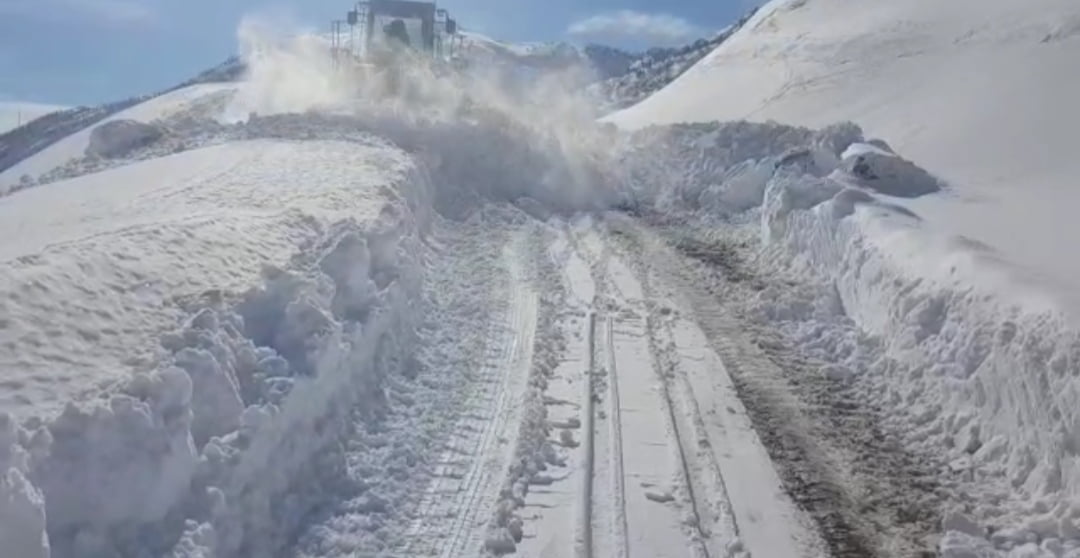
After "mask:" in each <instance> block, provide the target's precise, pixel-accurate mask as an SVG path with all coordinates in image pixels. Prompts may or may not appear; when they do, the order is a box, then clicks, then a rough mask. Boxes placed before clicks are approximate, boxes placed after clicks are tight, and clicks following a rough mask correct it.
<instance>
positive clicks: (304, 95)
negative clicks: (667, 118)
mask: <svg viewBox="0 0 1080 558" xmlns="http://www.w3.org/2000/svg"><path fill="white" fill-rule="evenodd" d="M833 1H834V0H820V2H819V3H815V2H813V0H811V2H803V3H786V2H780V3H775V4H771V5H770V6H766V8H765V9H764V10H763V14H764V15H762V14H759V15H758V16H755V17H756V18H758V19H755V20H752V21H751V22H749V23H748V25H747V29H750V30H751V31H752V32H753V33H765V32H766V31H767V30H769V29H771V27H770V26H771V25H772V23H770V22H775V21H776V20H774V19H770V18H772V17H774V16H775V14H781V15H784V14H788V15H790V14H798V13H799V12H798V10H800V9H804V10H811V9H812V8H814V6H817V8H814V9H824V8H822V7H821V6H822V5H824V6H830V5H833V4H830V2H833ZM910 1H911V2H913V1H914V0H910ZM834 3H835V2H834ZM770 7H771V8H776V9H778V10H780V11H779V12H778V11H776V10H772V9H770ZM897 9H899V8H897ZM785 10H786V11H785ZM770 13H773V14H774V16H770V15H769V14H770ZM804 13H810V12H804ZM875 13H876V12H875ZM1010 13H1011V12H1010ZM988 14H990V15H993V12H988ZM886 16H887V17H888V18H894V17H895V16H896V14H895V13H892V12H890V13H888V14H885V15H880V17H881V18H886ZM775 17H780V16H775ZM792 17H794V16H792ZM867 17H869V16H867ZM988 17H989V15H988ZM874 21H877V20H874ZM889 21H892V19H889ZM903 21H907V20H906V19H904V20H903ZM942 21H947V20H942ZM1025 21H1026V20H1025ZM901 27H903V26H901ZM915 28H916V29H918V28H919V27H918V26H915ZM740 33H741V31H740ZM257 34H258V33H257V32H256V31H255V30H253V29H246V30H245V31H244V32H242V40H243V41H245V49H246V53H247V55H248V57H249V59H248V60H247V62H248V63H249V64H248V65H249V72H250V73H249V76H248V79H247V80H246V81H245V82H243V83H240V84H234V85H229V86H206V85H201V86H193V87H192V88H186V89H182V90H178V91H177V92H175V93H174V94H172V96H165V97H161V98H158V99H156V100H153V101H150V102H148V103H146V104H144V105H140V106H137V107H135V108H132V109H131V110H129V111H127V113H126V114H123V115H118V116H117V117H116V118H114V119H113V120H114V121H115V122H126V123H125V124H121V125H119V126H120V127H122V128H123V127H128V128H127V129H128V130H129V131H130V130H135V131H139V130H144V131H145V129H144V128H142V127H140V126H141V125H139V124H135V123H132V121H140V120H141V121H143V123H144V124H150V125H151V126H152V127H154V129H157V130H160V131H161V133H160V134H154V135H151V136H148V137H151V138H152V139H149V140H147V141H146V142H145V143H144V142H139V143H137V144H132V145H130V146H128V147H129V148H128V149H123V150H119V151H117V152H116V153H118V155H116V156H111V157H108V158H103V157H96V156H90V155H88V154H87V153H86V149H87V147H89V146H91V145H92V143H93V142H94V141H105V140H108V141H116V142H121V143H123V141H126V140H127V139H130V138H129V137H128V136H126V135H120V136H117V137H110V138H105V139H102V137H101V136H102V134H101V133H100V132H99V133H98V134H97V135H95V134H94V132H93V131H92V130H85V131H82V132H79V133H78V134H76V135H74V136H72V137H69V138H67V139H65V140H63V141H61V142H59V143H57V144H55V145H53V146H51V147H50V148H49V149H46V150H44V151H42V152H40V153H38V154H37V155H35V156H34V157H31V158H30V159H27V160H25V161H23V162H22V163H20V165H18V166H17V168H13V169H10V170H9V171H8V172H6V173H4V174H3V175H0V180H8V179H14V178H13V177H16V176H18V177H19V180H18V183H19V184H20V185H21V186H22V187H21V188H19V189H18V191H15V192H13V193H10V195H7V196H5V197H3V198H0V231H2V232H4V233H5V234H4V238H8V239H17V240H11V241H9V242H6V243H3V244H0V547H2V548H5V549H6V550H5V552H11V553H12V555H13V556H20V557H22V556H26V557H35V558H36V557H44V556H52V557H58V558H66V557H83V556H122V557H140V558H141V557H144V556H168V557H173V558H181V557H190V558H196V557H200V558H207V557H219V558H231V557H239V556H281V557H304V558H309V557H310V558H316V557H337V556H341V557H344V556H446V557H449V556H478V555H481V556H483V555H507V554H514V555H519V556H531V557H564V556H577V557H589V556H597V557H600V556H622V557H633V556H693V557H717V556H725V557H731V558H735V557H740V558H745V557H748V556H757V557H788V556H791V557H803V556H807V557H814V556H833V557H852V558H854V557H865V556H881V557H885V556H914V555H921V554H933V553H940V554H942V555H944V556H948V557H952V558H959V557H969V556H1040V557H1043V556H1045V557H1051V556H1052V557H1055V558H1060V557H1063V556H1078V555H1080V502H1078V501H1077V500H1076V499H1075V496H1074V494H1075V493H1076V490H1077V488H1078V486H1080V484H1078V483H1080V469H1078V468H1077V464H1076V453H1077V447H1080V443H1078V442H1077V432H1076V426H1077V420H1076V418H1077V417H1076V413H1075V410H1074V409H1075V399H1076V395H1075V394H1076V393H1077V392H1078V390H1080V385H1078V384H1077V382H1076V381H1075V378H1076V375H1077V374H1076V372H1077V362H1080V355H1078V354H1077V349H1076V347H1078V346H1080V343H1078V341H1077V340H1078V339H1080V337H1078V336H1077V334H1076V330H1075V329H1074V328H1073V327H1072V326H1071V325H1070V324H1071V322H1070V321H1069V319H1068V314H1067V313H1066V312H1063V311H1061V310H1060V306H1055V304H1054V298H1053V297H1052V296H1043V295H1042V294H1040V293H1041V291H1039V290H1037V289H1034V288H1032V289H1030V290H1020V289H1018V288H1016V285H1017V279H1016V277H1015V274H1013V273H1011V272H1009V270H1008V269H1007V268H1006V266H1005V264H1003V263H1002V262H1001V261H1000V258H999V257H997V256H994V255H992V254H991V253H989V252H988V251H987V250H986V249H983V248H980V247H979V246H978V245H977V244H976V243H974V242H973V241H970V240H967V241H962V240H960V241H958V240H954V239H951V238H950V237H948V236H943V235H940V234H938V233H937V232H936V231H935V229H934V228H932V227H928V226H926V225H925V222H924V221H922V220H920V219H919V218H918V217H917V216H916V215H914V214H913V213H912V210H911V209H910V208H913V207H921V204H928V203H930V202H929V201H928V200H933V199H936V198H938V197H941V196H943V195H944V194H942V193H941V192H942V191H943V189H944V191H945V192H947V193H949V194H951V193H952V192H953V190H952V189H951V185H947V184H943V182H942V181H941V180H939V178H938V177H937V176H935V175H933V174H931V173H928V172H927V171H925V170H923V169H922V168H921V167H923V166H925V165H924V164H923V161H921V160H920V159H919V158H917V157H916V158H914V159H913V160H909V159H905V158H903V157H900V156H897V155H895V154H894V153H893V152H892V151H891V149H890V147H889V145H888V144H886V143H883V142H881V141H875V140H867V139H866V138H864V137H863V136H864V134H863V132H862V130H860V128H859V127H857V126H855V125H852V124H840V125H831V126H825V127H822V128H820V129H810V128H799V127H794V126H790V125H786V124H777V123H769V124H752V123H747V122H730V123H716V122H711V123H704V124H693V125H674V126H654V127H651V128H648V129H645V130H641V131H638V132H620V131H618V130H615V129H612V128H611V127H609V126H604V125H594V124H592V123H586V122H588V120H585V119H584V118H583V117H584V116H586V115H588V114H590V113H591V111H592V108H593V107H591V106H589V105H588V101H587V100H585V99H581V98H579V97H576V96H573V95H569V94H567V93H566V91H565V89H563V90H560V89H559V85H560V84H559V83H558V82H557V80H556V81H555V82H554V83H547V82H545V83H543V84H541V85H540V86H538V87H537V89H536V90H535V91H533V92H532V94H531V95H529V94H527V95H526V96H525V97H518V96H517V95H520V94H521V93H522V92H521V91H520V90H516V91H515V92H514V93H508V92H506V91H502V90H500V88H499V87H498V85H496V84H491V83H486V82H484V81H482V80H480V81H478V80H477V79H478V78H476V77H475V76H474V77H472V78H467V79H466V78H463V79H460V80H459V79H450V78H445V79H439V80H430V79H428V78H427V77H425V75H424V74H423V72H422V71H418V72H416V73H415V74H414V73H406V74H404V76H403V77H404V79H406V80H409V81H411V82H412V83H413V84H414V85H415V86H416V87H415V88H413V89H410V90H409V93H408V94H407V95H402V96H399V97H397V98H393V99H386V98H379V97H377V96H374V91H375V90H376V89H375V88H373V87H372V84H370V83H367V82H362V83H355V82H352V81H350V79H349V75H350V74H344V73H328V72H332V71H333V68H332V67H331V65H330V64H329V62H328V58H326V57H324V55H325V53H323V52H322V51H320V50H318V48H316V47H315V46H313V45H317V44H319V43H318V41H306V40H304V39H302V38H299V39H295V40H292V42H290V41H285V42H275V41H262V40H259V39H260V37H258V36H257ZM738 40H739V35H738V34H736V35H735V36H733V37H732V39H731V40H730V41H729V42H728V43H725V46H721V48H720V49H718V50H717V53H720V54H717V53H714V55H713V56H714V57H716V56H719V55H721V54H723V53H724V52H726V51H725V49H726V48H727V46H726V45H728V44H735V45H738V44H739V42H738ZM808 44H813V42H812V41H810V42H809V43H808ZM732 48H734V47H732ZM702 64H705V68H706V69H707V68H708V64H710V62H709V58H706V60H705V61H704V62H703V63H702ZM701 71H704V70H701ZM694 73H695V71H694V70H692V71H691V72H689V73H688V74H686V75H685V76H684V77H683V78H680V80H679V81H677V82H676V83H675V84H674V85H673V86H672V87H673V88H676V89H677V87H681V86H680V85H679V83H680V82H682V81H684V80H686V79H690V78H691V77H692V76H693V75H694ZM343 75H344V76H346V77H345V78H342V76H343ZM470 80H472V81H470ZM563 85H565V84H563ZM313 91H314V92H315V93H317V94H315V95H313V94H312V92H313ZM526 93H527V92H526ZM666 94H667V93H664V92H661V93H659V94H658V95H657V96H656V97H654V98H653V99H655V98H662V97H663V96H664V95H666ZM653 103H654V101H653V100H649V101H646V103H645V104H644V105H642V106H641V107H638V108H637V109H632V110H631V111H630V112H628V113H625V114H624V115H622V116H620V117H619V118H622V117H625V116H626V115H631V114H634V111H645V110H652V109H649V108H648V107H649V105H650V104H653ZM665 110H667V109H665ZM639 114H643V113H639ZM650 118H657V119H661V117H660V116H657V115H656V114H654V115H652V116H651V117H650ZM820 124H826V122H821V123H820ZM828 124H831V122H828ZM875 133H877V130H876V129H875ZM94 138H97V139H96V140H95V139H94ZM885 139H886V140H889V141H892V138H890V137H886V138H885ZM903 155H905V156H908V157H910V156H911V152H910V151H908V150H907V149H905V150H903ZM19 167H21V168H19ZM24 174H32V177H33V181H32V182H31V183H24V182H22V179H21V176H22V175H24ZM976 279H977V280H976Z"/></svg>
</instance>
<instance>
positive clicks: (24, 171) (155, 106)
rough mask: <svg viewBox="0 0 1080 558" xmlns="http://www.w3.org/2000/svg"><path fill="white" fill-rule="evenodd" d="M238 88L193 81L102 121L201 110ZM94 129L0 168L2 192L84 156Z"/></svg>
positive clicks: (148, 118)
mask: <svg viewBox="0 0 1080 558" xmlns="http://www.w3.org/2000/svg"><path fill="white" fill-rule="evenodd" d="M235 91H236V86H235V85H232V84H200V85H192V86H189V87H185V88H182V89H178V90H176V91H173V92H171V93H166V94H164V95H161V96H159V97H155V98H152V99H150V100H148V101H145V102H142V103H138V104H136V105H134V106H132V107H131V108H128V109H126V110H122V111H120V112H117V113H115V114H113V115H112V116H110V117H108V118H106V119H105V120H103V121H102V122H100V123H104V122H109V121H115V120H122V119H127V120H138V121H142V122H152V121H154V120H160V119H164V118H168V117H169V116H172V115H175V114H178V113H181V112H185V111H191V110H193V109H196V110H195V112H198V111H197V109H198V107H199V106H200V105H204V104H207V103H208V104H210V105H211V106H214V105H216V104H220V103H221V102H224V100H225V99H227V98H228V97H229V96H231V95H232V94H234V93H235ZM100 123H98V124H100ZM91 131H92V128H90V127H88V128H83V129H81V130H79V131H76V132H74V133H72V134H70V135H68V136H66V137H64V138H63V139H60V140H59V141H56V142H55V143H53V144H52V145H50V146H48V147H47V148H45V149H44V150H42V151H40V152H37V153H35V154H34V155H32V156H30V157H29V158H26V159H23V160H21V161H19V162H18V163H16V164H15V165H14V166H12V167H10V168H8V169H7V170H5V171H3V172H0V193H3V192H6V191H9V190H10V189H12V188H13V187H15V186H16V185H18V184H19V182H20V181H21V179H22V177H23V176H29V177H31V178H34V179H37V178H38V177H40V176H41V175H44V174H47V173H48V172H50V171H52V170H54V169H57V168H59V167H62V166H63V165H64V164H66V163H68V162H69V161H72V160H74V159H77V158H81V157H83V156H84V153H85V151H86V148H87V146H88V145H89V143H90V134H91Z"/></svg>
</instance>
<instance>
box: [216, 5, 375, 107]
mask: <svg viewBox="0 0 1080 558" xmlns="http://www.w3.org/2000/svg"><path fill="white" fill-rule="evenodd" d="M237 38H238V39H239V42H240V57H241V59H242V60H243V61H244V62H245V63H246V64H247V68H248V70H247V75H246V76H245V78H246V84H245V86H244V87H243V88H241V89H240V91H239V93H238V94H237V96H236V98H235V99H234V101H233V102H232V103H231V104H230V105H229V107H228V108H227V109H226V114H225V119H226V120H230V121H237V120H243V119H246V118H247V116H248V115H249V114H251V113H256V114H280V113H297V112H307V111H309V110H313V109H317V108H320V107H327V106H333V105H337V104H340V103H343V102H345V101H346V100H347V99H348V98H349V97H350V96H351V95H352V91H353V89H354V88H353V87H351V86H350V84H349V83H348V82H347V80H345V79H344V78H345V76H344V75H342V74H341V73H339V72H335V71H334V66H333V60H332V59H331V57H330V55H329V50H328V44H327V43H326V41H325V39H323V38H322V37H319V36H318V35H315V34H312V33H304V32H296V31H289V30H288V24H283V23H279V22H276V21H273V19H272V18H270V17H268V16H245V17H244V18H243V20H242V21H241V22H240V26H239V28H238V29H237Z"/></svg>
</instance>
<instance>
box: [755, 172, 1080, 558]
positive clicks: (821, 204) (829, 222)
mask: <svg viewBox="0 0 1080 558" xmlns="http://www.w3.org/2000/svg"><path fill="white" fill-rule="evenodd" d="M806 186H807V183H803V184H802V187H806ZM811 186H813V187H812V189H811V191H812V193H815V194H817V196H818V197H817V198H816V199H811V200H807V198H806V197H805V196H799V195H797V194H792V192H794V190H793V189H791V188H790V186H789V185H786V184H783V183H782V182H781V181H780V180H776V181H775V182H774V183H773V184H771V185H770V188H771V189H772V191H771V192H770V195H767V197H770V198H772V199H770V202H771V203H767V205H766V207H767V208H769V209H767V210H766V211H765V212H763V217H762V219H763V230H764V234H765V235H766V238H767V240H768V241H770V242H772V243H775V244H776V246H781V247H783V249H784V250H783V251H782V254H783V255H778V258H782V259H788V258H790V257H792V256H794V257H795V261H794V262H790V263H788V264H785V266H792V267H794V268H795V269H797V270H801V271H800V272H801V273H803V274H809V275H810V276H812V277H817V278H818V279H819V280H821V281H826V282H828V283H830V284H831V285H833V286H834V288H835V289H836V292H837V294H838V296H839V301H840V303H841V304H842V305H843V308H844V311H845V313H846V315H847V316H848V317H850V318H851V319H853V320H854V322H855V324H856V325H857V326H858V327H859V328H860V329H862V330H863V331H865V332H867V333H870V334H871V335H873V336H874V338H875V339H877V340H878V341H877V343H879V344H880V346H879V347H878V350H876V351H871V352H869V353H866V352H863V351H853V350H852V346H851V345H847V344H843V343H841V344H839V345H837V344H835V343H836V340H835V339H833V340H828V338H829V336H830V335H831V333H828V332H821V331H819V332H816V333H815V332H812V331H806V332H805V333H804V335H805V341H806V342H809V343H816V344H818V345H819V346H821V347H825V348H826V350H825V352H824V354H825V355H827V356H829V357H832V358H839V359H841V360H842V361H843V364H844V365H845V366H846V367H848V368H849V369H851V370H853V371H855V372H856V373H857V374H858V375H860V377H861V383H860V384H858V385H859V386H860V389H861V390H862V391H863V392H864V397H866V398H867V399H868V400H869V402H870V404H871V405H872V406H875V407H878V408H882V409H887V410H888V412H889V413H890V414H891V418H890V419H889V420H890V422H891V423H892V426H893V427H894V429H895V430H896V431H898V432H902V433H904V434H905V436H906V437H907V438H908V439H907V441H908V443H909V444H911V445H912V446H914V447H917V448H919V449H920V450H922V451H924V452H926V453H929V454H934V455H941V456H946V461H950V462H951V463H952V464H951V467H953V468H954V469H955V470H957V471H963V472H964V475H965V476H967V477H968V479H969V481H973V482H974V483H976V484H977V485H979V486H980V490H981V491H984V492H985V494H983V495H981V496H980V497H979V498H976V499H975V500H974V502H973V503H972V504H971V506H970V508H969V509H964V510H962V512H963V513H966V514H969V515H970V516H971V517H972V518H975V519H976V521H977V522H979V524H981V525H987V524H989V525H992V526H996V527H997V528H999V529H1001V528H1002V527H1009V528H1013V529H1016V531H1015V534H1014V535H1013V536H1008V535H1002V536H1001V537H1000V539H1001V540H1000V541H998V542H999V543H1001V544H1005V543H1016V544H1019V543H1020V542H1022V541H1023V540H1024V539H1025V538H1026V537H1028V536H1033V537H1035V538H1036V539H1037V540H1038V541H1042V540H1048V539H1059V540H1073V541H1074V542H1075V543H1076V544H1080V540H1077V534H1080V531H1078V530H1077V527H1076V525H1077V523H1076V521H1077V519H1078V515H1077V514H1078V513H1080V507H1078V506H1077V502H1076V501H1075V500H1074V498H1073V497H1072V496H1071V495H1072V494H1075V492H1076V490H1077V488H1078V486H1080V468H1078V467H1077V466H1076V451H1077V447H1078V445H1077V442H1076V440H1077V439H1078V438H1077V433H1076V430H1077V425H1080V418H1078V416H1077V414H1076V413H1075V412H1074V411H1073V409H1074V407H1075V404H1074V403H1075V401H1076V397H1077V396H1078V395H1080V393H1078V391H1077V390H1080V384H1078V383H1077V381H1076V380H1075V377H1076V375H1077V374H1078V373H1080V364H1078V363H1080V353H1078V352H1077V351H1078V349H1077V348H1078V347H1080V333H1078V332H1077V330H1076V329H1075V326H1074V324H1072V323H1070V322H1068V321H1067V320H1065V319H1064V318H1063V317H1062V316H1061V314H1060V313H1059V312H1058V311H1057V310H1056V309H1055V305H1054V304H1053V301H1052V300H1050V299H1048V298H1046V297H1044V296H1042V295H1040V294H1039V290H1038V289H1037V288H1035V287H1033V286H1030V285H1026V286H1025V282H1024V281H1023V280H1022V278H1020V277H1018V275H1017V273H1016V272H1015V271H1014V270H1013V269H1010V268H1009V267H1008V266H1006V265H1005V264H1003V263H1001V261H1000V260H998V259H997V258H996V257H995V255H994V254H993V253H992V252H989V251H987V250H986V249H985V248H983V247H979V246H977V245H973V244H972V243H970V242H964V241H962V240H954V239H949V238H947V237H942V236H939V235H936V234H934V233H933V232H931V231H927V230H926V229H925V228H924V227H922V226H920V223H919V221H918V220H917V219H913V218H912V217H911V216H909V215H905V214H904V213H901V212H898V211H896V210H894V209H890V208H888V207H883V206H882V205H881V204H880V203H875V202H874V201H873V200H872V198H869V197H865V198H862V199H859V200H858V201H857V203H856V206H855V208H854V211H853V210H852V206H851V202H850V201H849V200H845V199H844V193H845V192H846V190H840V189H838V188H836V187H835V185H832V187H831V188H830V187H829V186H830V185H828V184H822V183H818V184H817V185H816V186H814V185H813V184H811ZM793 195H794V197H801V198H802V199H803V200H806V201H807V202H808V203H804V204H801V205H799V204H796V205H795V206H789V207H786V208H784V209H782V210H781V209H778V207H779V206H783V205H784V204H783V203H777V202H776V201H775V199H776V198H783V197H791V196H793ZM815 202H817V203H815ZM808 206H809V207H808ZM770 209H772V210H770ZM776 246H774V248H775V247H776ZM770 295H773V296H778V297H779V299H781V300H783V299H785V297H784V296H783V294H781V293H770ZM786 298H790V297H786ZM808 327H812V326H808ZM815 338H816V339H815ZM830 345H831V347H830ZM867 354H870V355H873V358H867V357H866V356H865V355H867ZM947 527H948V526H947Z"/></svg>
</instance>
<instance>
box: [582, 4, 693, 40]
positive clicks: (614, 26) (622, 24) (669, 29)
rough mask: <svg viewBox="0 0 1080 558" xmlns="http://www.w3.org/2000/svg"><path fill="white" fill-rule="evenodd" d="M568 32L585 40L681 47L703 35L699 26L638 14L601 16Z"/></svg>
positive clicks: (585, 21) (674, 18) (682, 20)
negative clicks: (681, 44) (685, 42)
mask: <svg viewBox="0 0 1080 558" xmlns="http://www.w3.org/2000/svg"><path fill="white" fill-rule="evenodd" d="M566 32H567V34H569V35H571V36H574V37H577V38H581V39H590V40H608V41H611V40H635V41H647V42H650V43H654V44H672V43H680V42H684V41H686V40H688V39H692V38H694V37H696V36H699V35H700V34H701V30H700V29H699V28H698V27H697V26H695V25H694V24H692V23H690V22H689V21H686V20H685V19H683V18H680V17H676V16H673V15H669V14H649V13H644V12H638V11H634V10H619V11H615V12H607V13H601V14H597V15H594V16H592V17H589V18H586V19H583V20H581V21H577V22H575V23H573V24H571V25H570V27H569V28H568V29H567V30H566Z"/></svg>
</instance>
